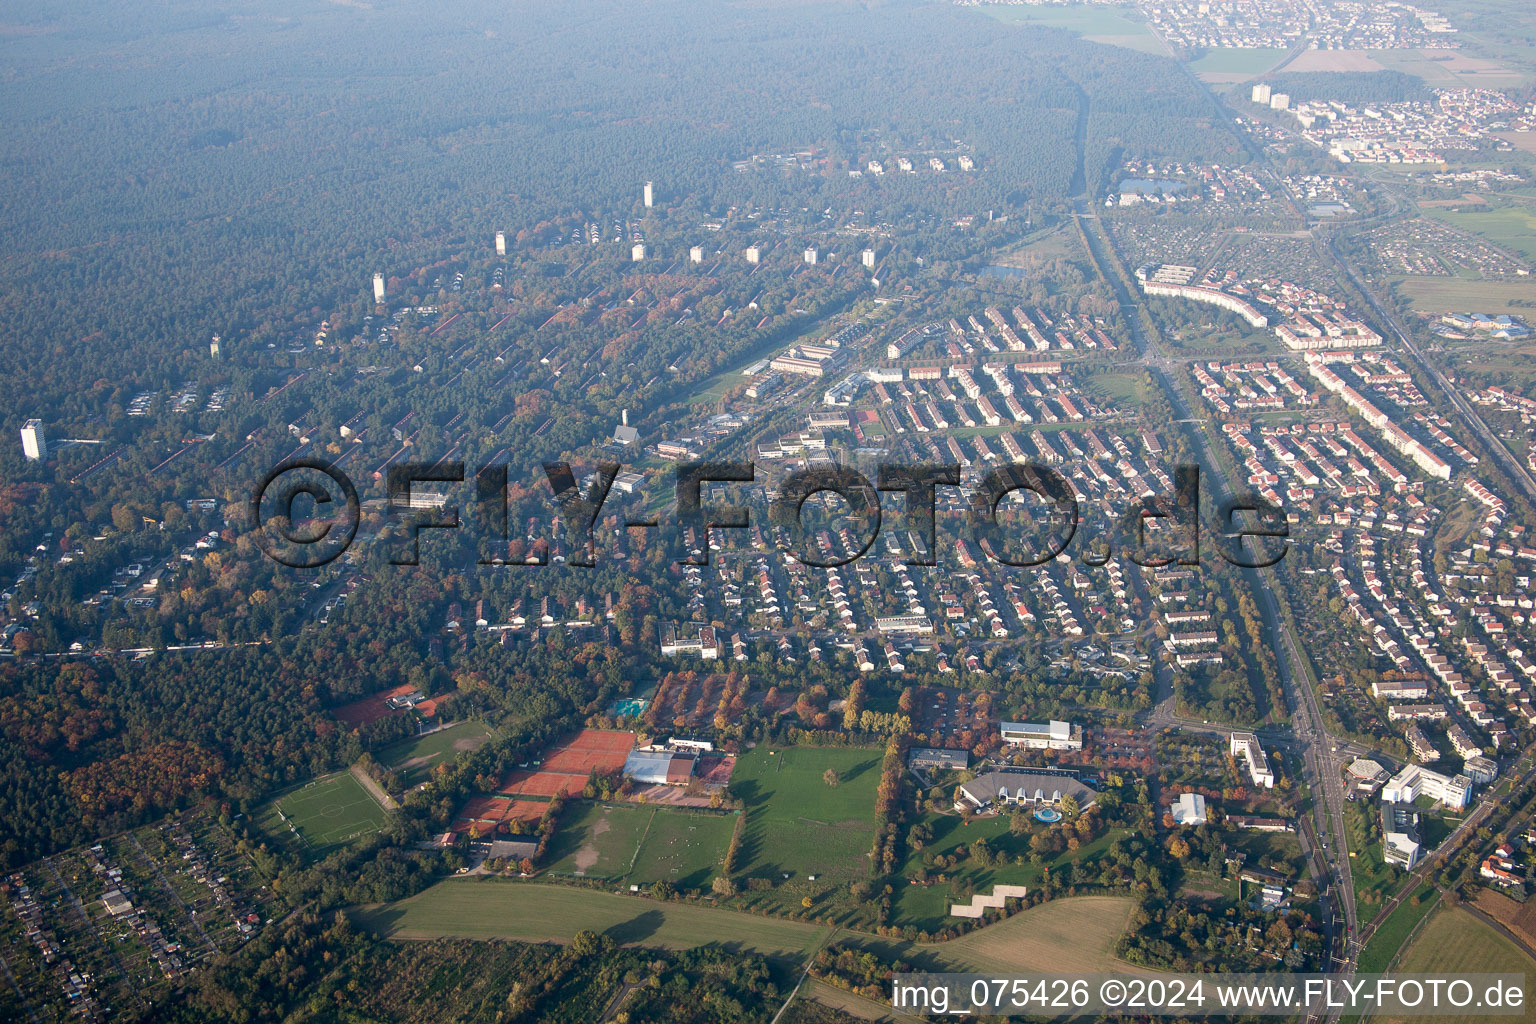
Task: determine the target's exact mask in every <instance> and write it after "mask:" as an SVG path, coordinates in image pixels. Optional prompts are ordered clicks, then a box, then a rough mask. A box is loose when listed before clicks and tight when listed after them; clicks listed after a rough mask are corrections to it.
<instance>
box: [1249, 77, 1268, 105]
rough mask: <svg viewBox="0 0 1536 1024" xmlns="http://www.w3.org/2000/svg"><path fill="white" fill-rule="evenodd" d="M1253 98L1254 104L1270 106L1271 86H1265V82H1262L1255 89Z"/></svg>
mask: <svg viewBox="0 0 1536 1024" xmlns="http://www.w3.org/2000/svg"><path fill="white" fill-rule="evenodd" d="M1252 96H1253V102H1255V103H1258V104H1260V105H1261V106H1266V107H1267V106H1269V86H1267V85H1265V84H1264V83H1263V82H1260V83H1259V84H1258V85H1256V86H1254V87H1253V93H1252Z"/></svg>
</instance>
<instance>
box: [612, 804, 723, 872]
mask: <svg viewBox="0 0 1536 1024" xmlns="http://www.w3.org/2000/svg"><path fill="white" fill-rule="evenodd" d="M735 827H736V815H734V814H689V813H687V812H683V811H668V810H662V809H659V808H658V809H657V811H656V816H655V817H654V818H652V819H651V827H650V829H649V830H648V831H647V832H646V834H645V841H644V842H643V843H642V844H641V845H640V853H639V855H638V856H637V857H636V858H635V869H634V870H633V871H631V872H630V874H629V881H631V882H633V883H636V884H638V885H649V884H650V883H652V882H671V883H672V884H673V885H674V886H676V887H677V888H679V889H702V888H704V887H706V886H708V885H709V883H710V882H712V881H714V878H715V872H716V871H717V870H718V869H719V867H720V865H721V863H722V862H724V860H725V850H726V847H728V846H730V844H731V832H732V830H734V829H735Z"/></svg>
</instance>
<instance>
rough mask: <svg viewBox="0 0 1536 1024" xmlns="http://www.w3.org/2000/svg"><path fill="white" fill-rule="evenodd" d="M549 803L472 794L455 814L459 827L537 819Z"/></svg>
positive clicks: (541, 815)
mask: <svg viewBox="0 0 1536 1024" xmlns="http://www.w3.org/2000/svg"><path fill="white" fill-rule="evenodd" d="M548 807H549V804H547V803H545V802H544V801H542V800H516V799H513V800H508V799H507V798H506V797H497V796H485V795H481V796H473V797H470V798H469V799H468V800H466V801H465V802H464V806H463V807H460V808H459V813H458V814H457V815H456V816H455V817H456V819H457V821H456V824H457V825H459V826H460V827H462V826H464V825H468V824H469V823H470V822H476V821H478V822H503V821H530V822H531V821H538V820H539V819H540V818H542V817H544V812H545V810H546V809H548Z"/></svg>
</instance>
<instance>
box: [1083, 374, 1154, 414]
mask: <svg viewBox="0 0 1536 1024" xmlns="http://www.w3.org/2000/svg"><path fill="white" fill-rule="evenodd" d="M1088 390H1089V391H1090V392H1092V393H1093V394H1094V395H1096V396H1097V397H1100V398H1103V399H1105V400H1107V401H1108V403H1109V404H1110V406H1111V407H1112V408H1129V407H1131V406H1137V405H1140V404H1141V403H1142V402H1143V401H1144V400H1145V398H1146V395H1145V389H1144V388H1143V387H1142V378H1141V375H1140V374H1134V373H1101V374H1098V375H1096V376H1094V377H1093V378H1092V379H1090V380H1089V381H1088Z"/></svg>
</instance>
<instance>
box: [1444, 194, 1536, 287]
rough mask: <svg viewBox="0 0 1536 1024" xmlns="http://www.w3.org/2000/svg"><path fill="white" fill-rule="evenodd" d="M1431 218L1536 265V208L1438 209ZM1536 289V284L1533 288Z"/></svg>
mask: <svg viewBox="0 0 1536 1024" xmlns="http://www.w3.org/2000/svg"><path fill="white" fill-rule="evenodd" d="M1430 216H1432V217H1434V218H1435V219H1436V220H1441V221H1444V222H1445V223H1447V224H1449V225H1450V226H1451V227H1453V228H1460V229H1461V230H1463V231H1470V232H1472V233H1473V234H1475V235H1479V236H1481V237H1482V238H1485V239H1487V240H1488V241H1489V242H1492V243H1493V244H1494V245H1500V246H1503V247H1504V248H1506V249H1512V250H1514V251H1515V252H1518V253H1520V254H1521V255H1522V256H1524V257H1525V258H1526V259H1527V260H1529V261H1531V262H1532V263H1536V209H1533V208H1530V207H1526V206H1503V207H1500V208H1499V209H1496V210H1476V211H1468V212H1465V213H1463V212H1461V211H1458V210H1441V209H1437V210H1434V211H1433V212H1432V213H1431V214H1430ZM1530 287H1531V288H1532V290H1536V285H1532V286H1530Z"/></svg>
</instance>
